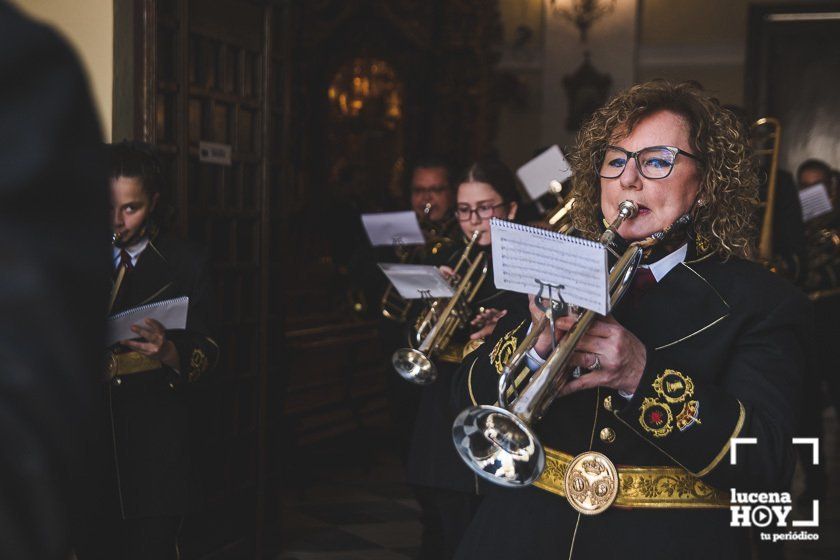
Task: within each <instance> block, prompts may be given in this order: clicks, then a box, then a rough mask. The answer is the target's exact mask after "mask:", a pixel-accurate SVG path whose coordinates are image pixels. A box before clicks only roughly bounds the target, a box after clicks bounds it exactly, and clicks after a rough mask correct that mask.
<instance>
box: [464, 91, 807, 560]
mask: <svg viewBox="0 0 840 560" xmlns="http://www.w3.org/2000/svg"><path fill="white" fill-rule="evenodd" d="M570 161H571V163H572V167H573V170H574V177H575V178H574V185H573V190H572V196H574V197H575V200H576V202H575V205H574V208H573V210H572V214H573V216H572V217H573V221H574V225H575V227H576V229H577V231H578V232H580V234H581V235H582V236H584V237H587V238H589V239H598V238H599V237H600V236H601V233H602V232H603V231H604V227H605V226H604V224H605V220H613V219H614V218H615V217H616V215H617V213H618V207H619V204H620V203H622V202H623V201H625V200H630V201H632V202H634V203H635V204H636V205H637V207H638V209H639V211H638V214H637V215H636V216H635V217H632V218H628V219H627V220H626V221H625V222H624V223H623V224H621V226H620V227H619V229H618V237H617V238H616V243H614V246H612V247H611V249H612V250H613V251H615V252H616V253H617V254H622V253H624V251H625V248H626V247H627V246H628V244H629V243H638V244H640V245H641V246H642V247H646V248H645V250H644V260H643V261H642V266H641V267H640V268H639V269H638V270H636V273H635V274H636V277H635V278H634V280H633V284H632V287H631V288H630V292H629V293H628V294H626V296H625V298H624V299H623V300H622V301H620V302H619V303H618V305H617V306H615V308H614V309H613V312H612V313H611V314H610V315H609V316H607V317H600V318H596V319H595V321H594V322H593V323H592V326H591V327H590V328H589V330H588V331H586V333H585V334H583V336H582V337H581V339H580V342H579V343H578V345H577V346H576V352H574V353H573V354H572V358H571V363H572V365H573V366H579V367H581V368H584V369H585V370H591V371H590V372H589V373H584V374H583V375H580V376H579V377H578V378H574V377H573V376H572V377H571V378H570V379H569V380H567V381H566V382H565V384H563V385H561V391H560V393H561V395H560V396H559V398H557V399H556V400H554V401H553V403H552V404H549V405H548V407H547V409H546V410H545V411H544V413H543V414H541V418H540V419H537V420H534V421H533V423H532V425H531V428H532V429H533V430H535V431H536V434H537V436H538V438H539V440H540V441H541V442H542V444H543V446H544V449H545V469H544V470H543V471H542V476H540V478H539V479H538V480H537V481H536V482H535V483H534V484H533V485H531V486H527V487H524V488H523V487H519V488H516V489H506V490H501V491H496V492H488V494H487V497H486V498H485V499H484V501H483V502H482V504H481V506H480V508H479V511H478V512H477V514H476V516H475V518H474V520H473V522H472V524H471V525H470V527H469V530H468V531H467V533H466V534H465V536H464V539H463V542H462V543H461V546H460V548H459V550H458V553H457V555H456V556H457V557H458V558H463V559H472V558H483V559H504V560H508V559H510V558H519V559H523V560H528V559H534V560H536V559H542V558H601V557H610V558H612V557H619V556H620V557H622V558H646V559H658V558H662V559H665V558H674V557H681V558H742V557H744V554H745V553H746V555H747V556H748V555H749V531H748V530H746V529H743V528H740V527H730V517H731V515H730V514H731V512H730V505H731V504H730V498H729V496H730V492H729V489H730V488H735V489H739V490H743V489H750V490H759V491H765V492H768V491H779V490H783V489H785V488H786V487H787V485H788V484H789V482H790V479H791V476H792V473H793V468H794V457H795V454H794V453H793V446H792V440H791V437H792V436H793V435H794V434H795V426H794V424H793V418H794V417H795V411H796V408H797V407H796V404H797V401H796V398H797V394H798V393H799V391H800V389H801V384H800V380H801V376H802V372H803V370H804V369H805V361H806V357H807V353H806V351H805V350H806V348H807V346H808V345H807V342H806V341H807V340H808V337H809V309H808V303H807V301H806V300H805V298H804V297H803V295H802V294H801V293H799V292H798V291H797V290H796V289H795V288H794V287H793V286H792V285H790V284H789V283H787V282H786V281H784V280H782V279H781V278H779V277H777V276H775V275H773V274H772V273H770V272H768V271H767V270H765V269H764V268H763V267H762V266H760V265H759V264H756V263H753V262H750V260H751V258H752V255H753V254H754V253H753V246H754V241H755V231H754V228H753V225H754V222H753V220H752V216H754V209H755V204H756V202H757V187H758V180H757V177H756V174H755V170H754V164H753V161H752V159H751V157H750V152H749V148H748V143H747V138H746V137H745V135H744V132H743V130H742V129H741V128H740V127H739V126H738V123H737V122H736V121H735V120H734V118H733V117H732V115H731V114H730V113H729V112H728V111H725V110H724V109H722V108H721V107H720V106H719V104H718V102H717V101H716V100H715V99H712V98H711V97H709V96H708V95H707V94H706V93H704V92H703V91H702V90H700V89H698V88H697V87H696V86H695V85H693V84H691V83H682V84H671V83H668V82H663V81H657V82H650V83H646V84H641V85H637V86H634V87H632V88H630V89H628V90H626V91H623V92H620V93H619V94H617V95H616V97H615V98H613V99H612V100H611V101H610V102H609V103H608V104H607V105H606V106H605V107H603V108H601V109H599V110H598V111H596V112H595V114H594V115H593V116H592V118H591V119H590V120H589V121H588V122H587V124H586V125H585V126H584V128H583V129H582V130H581V132H580V135H579V138H578V145H577V152H576V153H575V154H573V157H572V158H571V160H570ZM539 319H541V312H540V311H539V310H538V309H536V308H535V307H534V305H533V302H532V304H531V306H530V308H529V307H528V306H526V305H523V306H521V307H519V308H516V309H511V310H510V311H509V313H508V314H507V315H506V316H505V317H504V318H503V319H502V321H501V322H500V323H499V324H498V325H497V328H496V330H495V332H494V333H493V335H492V336H491V337H489V338H488V340H487V341H486V342H485V343H484V344H483V345H482V346H481V347H480V348H479V349H478V350H476V351H475V352H474V353H473V354H471V355H470V356H467V358H466V359H465V360H464V362H463V364H462V366H461V368H460V370H459V371H458V373H457V374H456V387H457V388H456V389H455V398H456V400H457V399H459V400H460V404H459V408H466V407H467V406H469V405H475V404H493V403H494V402H496V400H497V394H498V392H497V388H498V384H499V374H500V373H501V371H502V368H504V367H505V365H506V356H509V355H510V353H511V352H512V348H516V347H517V346H518V345H519V344H520V343H521V341H522V340H523V338H524V337H525V336H526V333H528V332H529V330H530V329H531V328H532V325H533V324H534V323H535V322H536V321H538V320H539ZM576 319H577V316H570V317H562V318H560V319H558V320H557V322H556V336H557V340H562V338H563V336H564V334H565V332H566V331H567V330H568V329H570V328H571V326H572V324H573V323H574V322H575V321H576ZM550 353H551V334H550V332H549V330H548V329H546V331H545V332H544V334H543V335H542V336H540V337H539V339H538V341H537V343H536V346H535V347H534V349H533V350H532V352H531V353H530V354H529V355H528V356H529V358H528V360H526V361H527V364H528V367H529V369H532V370H533V369H534V368H536V367H539V366H540V365H541V364H542V363H543V362H544V361H545V359H546V358H547V357H548V356H549V354H550ZM517 375H518V372H517ZM489 422H490V421H489V420H488V423H489ZM488 425H489V427H488V428H487V429H486V430H485V431H483V432H481V431H480V430H479V432H480V433H483V434H484V435H485V436H486V439H487V441H488V446H490V447H491V448H493V447H492V446H493V444H492V443H491V442H492V441H494V438H495V441H503V438H500V436H499V435H498V434H496V435H494V434H495V431H494V430H495V429H496V428H497V427H498V426H500V425H501V424H499V425H498V426H497V425H496V424H495V423H494V424H492V425H490V424H488ZM499 429H500V430H501V429H502V428H499ZM479 432H477V433H479ZM480 433H479V435H480ZM734 437H739V438H755V439H754V440H753V443H754V444H753V445H750V446H748V447H749V449H748V450H747V449H742V448H739V449H738V464H737V465H731V464H730V461H729V460H727V459H728V457H729V453H728V451H729V448H730V438H734ZM462 441H463V440H462ZM475 445H476V447H475V449H479V450H480V449H481V445H480V444H478V443H476V444H475ZM524 447H525V446H524V443H523V448H524ZM534 449H536V448H535V447H534ZM480 454H481V455H482V456H483V457H490V456H491V455H488V454H485V453H483V452H482V453H480ZM493 456H494V457H495V456H498V457H504V453H500V454H499V455H493ZM512 461H513V462H516V461H520V462H521V461H522V457H521V456H518V455H514V456H513V458H512ZM476 465H478V464H477V463H476ZM504 465H505V463H504V461H502V466H501V467H499V468H498V469H497V468H496V463H495V459H488V460H487V461H485V462H484V463H482V464H481V465H480V468H482V469H483V470H482V472H483V473H484V474H487V475H488V477H491V478H492V477H497V478H495V479H494V480H493V482H496V483H498V484H502V483H503V480H499V479H502V478H503V477H504V476H506V475H508V476H510V473H511V472H512V470H513V469H512V468H511V469H505V468H503V467H504ZM476 468H479V466H476ZM537 473H538V474H539V469H537ZM484 474H483V475H482V476H484ZM488 484H489V483H488ZM607 541H608V542H607Z"/></svg>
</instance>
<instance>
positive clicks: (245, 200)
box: [141, 0, 283, 558]
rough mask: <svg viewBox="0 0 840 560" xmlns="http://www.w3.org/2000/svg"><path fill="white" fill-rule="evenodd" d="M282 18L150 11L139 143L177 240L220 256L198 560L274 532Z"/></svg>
mask: <svg viewBox="0 0 840 560" xmlns="http://www.w3.org/2000/svg"><path fill="white" fill-rule="evenodd" d="M282 17H283V13H282V10H281V9H279V8H273V7H272V6H271V5H270V4H267V3H262V2H255V1H248V0H213V1H208V2H204V1H201V2H199V1H197V0H143V1H142V21H143V26H142V32H143V33H144V45H145V48H144V49H143V50H144V52H143V64H142V70H143V74H144V79H143V80H142V82H143V86H144V88H143V92H144V95H143V96H142V98H141V103H142V104H143V107H142V109H141V114H142V117H143V126H142V135H143V137H144V139H145V140H147V141H149V142H152V143H154V144H155V145H156V146H157V147H158V150H159V152H160V154H161V157H162V159H163V164H164V169H165V170H166V174H167V179H168V181H167V185H168V187H169V192H167V193H165V194H166V195H168V197H169V199H170V200H171V201H172V202H173V203H174V206H175V208H177V215H176V216H173V218H174V219H173V225H174V228H175V230H176V232H177V233H179V234H180V235H181V236H183V237H186V238H188V239H190V240H192V241H195V242H197V243H199V244H200V245H203V246H204V247H206V248H207V249H208V250H209V252H210V255H211V261H212V265H213V272H214V277H215V280H216V286H215V288H216V289H215V300H216V303H217V306H216V312H217V313H216V324H215V331H216V332H215V334H216V338H217V340H218V342H219V345H220V347H221V349H222V354H221V355H222V358H221V360H220V363H219V366H218V368H217V370H216V374H215V375H214V376H213V377H211V378H210V379H209V380H208V382H207V385H206V386H204V387H201V388H200V389H198V390H197V392H198V393H199V394H198V395H197V396H196V397H197V398H196V399H195V401H196V403H198V404H197V405H196V410H195V414H194V416H195V418H196V424H197V426H196V428H197V430H196V432H197V433H198V434H199V436H198V438H199V440H200V442H199V445H198V446H197V447H198V448H200V450H199V452H198V453H197V456H198V457H200V458H201V465H200V472H201V473H202V474H203V478H204V482H205V486H206V492H207V496H208V501H209V503H208V507H207V508H205V511H204V512H202V514H200V515H198V516H193V517H192V518H190V519H189V521H188V523H187V524H186V526H185V528H184V532H185V535H184V539H183V552H184V555H185V557H190V558H196V557H202V556H204V555H206V554H208V553H210V552H212V551H213V550H216V549H221V548H222V547H226V546H227V547H229V546H230V545H231V543H233V544H234V545H236V544H237V543H238V545H239V549H240V550H243V551H250V552H246V554H255V552H256V551H255V550H254V549H255V548H257V549H258V548H259V544H260V543H259V535H260V534H261V529H262V526H263V521H264V519H263V512H264V511H265V507H264V496H265V480H266V473H265V468H264V465H265V461H264V458H265V457H264V453H265V437H266V436H265V434H266V429H267V426H266V386H267V372H268V364H267V352H268V350H267V346H268V332H269V331H268V322H269V312H270V311H269V306H268V304H267V301H268V270H269V267H268V248H267V246H266V244H265V243H264V242H263V240H265V239H268V237H269V233H270V232H269V227H270V213H271V212H270V202H269V197H270V192H269V191H270V188H269V185H270V183H269V181H273V184H274V186H275V188H279V187H280V186H281V185H280V181H281V180H282V174H281V173H280V172H279V168H281V167H282V166H283V157H282V153H283V149H282V142H283V138H282V124H280V123H279V122H278V121H280V117H281V114H280V111H278V106H279V105H282V102H281V103H278V100H282V98H283V76H282V74H280V75H273V74H272V72H273V71H274V70H275V69H277V68H279V67H281V64H280V62H279V61H280V60H281V59H282V53H281V50H280V48H279V47H277V46H276V45H275V43H274V41H275V36H276V35H278V33H277V32H278V31H280V30H281V29H282ZM275 88H277V89H278V90H279V92H276V91H274V89H275ZM269 116H270V117H274V119H273V120H274V121H275V122H271V125H272V126H269V124H270V123H269V121H270V120H272V119H271V118H270V117H269ZM267 117H269V118H267ZM272 127H273V128H272ZM277 130H280V133H277ZM272 132H273V133H274V134H272ZM207 143H210V144H211V145H210V146H208V145H207ZM269 148H270V149H271V150H272V152H271V153H272V155H271V156H269ZM210 150H217V151H218V150H220V151H219V152H218V154H217V159H214V160H212V161H211V160H210V159H208V158H207V157H206V156H207V155H208V154H210ZM210 155H212V154H210ZM275 288H276V289H277V290H280V289H281V286H280V285H277V286H275ZM255 527H256V529H257V531H256V533H257V535H256V538H255V534H254V528H255Z"/></svg>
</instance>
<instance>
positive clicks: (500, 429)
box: [452, 200, 643, 486]
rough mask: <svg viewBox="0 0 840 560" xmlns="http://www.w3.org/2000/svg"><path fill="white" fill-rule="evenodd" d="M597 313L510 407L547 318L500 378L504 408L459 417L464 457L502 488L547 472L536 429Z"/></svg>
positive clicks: (622, 264) (623, 287) (456, 434)
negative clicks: (516, 380)
mask: <svg viewBox="0 0 840 560" xmlns="http://www.w3.org/2000/svg"><path fill="white" fill-rule="evenodd" d="M638 211H639V208H638V206H637V205H636V204H635V203H634V202H632V201H630V200H625V201H624V202H622V203H621V205H620V206H619V208H618V216H617V217H616V219H615V220H614V221H613V222H612V223H611V224H610V225H609V227H608V228H607V229H606V231H604V233H603V234H602V235H601V238H600V242H601V243H602V244H604V245H607V246H608V245H609V244H610V243H611V242H612V241H613V239H614V237H615V235H616V231H617V230H618V228H619V227H620V226H621V224H622V223H623V222H624V221H625V220H627V219H631V218H633V217H635V216H636V214H637V213H638ZM642 254H643V249H642V247H641V246H640V245H638V244H633V245H631V246H630V247H628V248H627V250H626V251H625V252H624V254H623V255H622V256H621V258H620V259H619V260H618V262H617V263H616V264H615V266H614V267H613V269H612V271H611V272H610V278H609V285H610V290H611V295H610V301H611V305H615V304H617V303H618V300H619V299H621V297H622V295H624V293H625V292H626V291H627V288H628V287H629V286H630V282H631V280H632V278H633V274H634V273H635V271H636V268H637V267H638V266H639V264H640V262H641V259H642ZM596 316H597V314H596V313H595V312H594V311H585V312H583V313H582V314H581V315H580V317H579V318H578V320H577V322H576V323H575V325H574V326H573V327H572V329H571V330H569V331H568V332H567V333H566V336H565V337H564V338H563V340H562V341H561V342H560V344H559V345H558V346H557V347H556V348H555V350H554V351H553V352H552V353H551V355H550V356H549V357H548V359H547V360H546V361H545V363H544V364H543V365H542V366H541V367H540V368H539V369H538V370H537V371H536V372H535V373H534V375H533V377H532V378H531V380H530V382H529V384H528V386H527V387H526V388H525V389H524V390H523V391H522V392H521V393H520V394H519V395H518V396H516V398H515V399H514V400H513V401H512V402H510V403H508V399H507V394H508V392H509V390H510V389H511V387H512V386H513V378H514V374H515V372H516V371H518V370H519V368H520V366H521V365H522V360H524V358H525V355H526V354H527V353H528V351H529V350H530V349H531V348H532V347H533V346H534V344H535V343H536V341H537V338H538V337H539V335H540V334H541V333H542V331H543V330H544V329H545V328H546V327H547V325H548V324H549V319H548V318H547V317H545V316H543V317H542V318H541V320H540V321H539V322H538V323H537V324H535V325H534V327H533V328H532V329H531V332H530V333H529V334H528V336H526V337H525V339H524V340H523V341H522V343H521V344H520V345H519V346H518V347H517V348H516V350H514V352H513V354H512V355H511V357H510V359H509V361H508V363H507V364H506V366H505V368H504V370H503V371H502V374H501V376H500V378H499V405H500V406H488V405H479V406H474V407H470V408H468V409H466V410H464V411H462V412H461V413H460V414H459V415H458V417H457V418H456V419H455V424H454V425H453V428H452V437H453V440H454V443H455V448H456V449H457V451H458V453H459V454H460V455H461V458H462V459H463V460H464V462H465V463H466V464H467V466H469V467H470V468H471V469H473V471H475V472H476V474H478V475H479V476H481V477H483V478H485V479H487V480H490V481H491V482H494V483H496V484H499V485H502V486H524V485H528V484H531V483H532V482H534V481H535V480H536V479H537V478H539V476H540V475H541V474H542V471H543V469H544V468H545V452H544V449H543V446H542V444H541V443H540V441H539V439H538V438H537V436H536V434H535V433H534V431H533V430H532V429H531V424H533V423H534V422H536V421H538V420H539V419H540V418H541V417H542V415H543V414H544V412H545V411H546V410H547V409H548V406H549V405H550V404H551V403H552V402H553V400H554V399H555V397H556V396H557V391H558V390H559V388H560V387H561V386H562V384H563V383H564V381H565V379H566V378H567V376H568V375H569V373H570V372H571V368H570V367H569V361H570V359H571V356H572V353H573V352H574V351H575V347H576V346H577V344H578V341H579V340H580V338H581V337H582V336H583V335H584V334H585V333H586V331H587V329H588V328H589V326H590V325H591V324H592V322H593V321H594V320H595V318H596Z"/></svg>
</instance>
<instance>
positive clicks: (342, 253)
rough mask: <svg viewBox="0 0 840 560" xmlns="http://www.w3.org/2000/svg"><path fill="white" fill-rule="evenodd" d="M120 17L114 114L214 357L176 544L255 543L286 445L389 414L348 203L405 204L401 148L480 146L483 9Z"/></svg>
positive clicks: (166, 4) (143, 9) (248, 551)
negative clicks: (147, 151)
mask: <svg viewBox="0 0 840 560" xmlns="http://www.w3.org/2000/svg"><path fill="white" fill-rule="evenodd" d="M115 17H116V19H117V33H116V34H115V43H117V44H118V46H117V51H119V52H117V53H115V59H116V60H117V61H118V63H117V66H116V68H115V83H116V84H115V85H116V88H115V91H116V92H117V95H116V98H115V106H116V107H117V114H116V115H115V123H116V125H115V126H116V127H117V128H118V129H119V130H121V131H123V133H124V134H123V135H125V136H133V137H135V138H139V139H143V140H145V141H148V142H150V143H152V144H154V145H155V146H156V147H157V149H158V151H159V153H160V155H161V159H162V161H163V167H164V172H165V175H166V179H167V181H166V186H165V189H164V193H163V194H164V200H163V202H164V203H165V204H167V206H168V207H169V208H171V209H172V210H171V212H170V213H169V220H168V222H169V227H170V229H171V230H172V231H173V232H174V233H175V234H177V235H180V236H182V237H185V238H188V239H190V240H192V241H195V242H197V243H199V244H201V245H204V246H205V247H207V248H208V249H209V251H210V253H211V256H212V263H213V268H214V271H213V272H214V276H215V279H216V286H215V288H216V289H215V298H216V329H215V331H216V338H217V339H218V341H219V344H220V347H221V352H222V358H221V361H220V363H219V366H218V369H217V371H216V373H215V375H214V376H212V377H211V378H209V379H208V380H207V382H206V383H205V384H204V385H203V386H201V387H199V388H197V389H196V394H195V399H194V400H195V413H194V415H193V416H194V417H195V424H196V427H195V428H196V429H195V432H196V433H197V434H199V436H198V437H199V440H200V441H197V446H196V447H197V453H198V456H199V457H200V458H201V461H200V465H201V471H202V477H203V479H204V483H205V487H206V490H207V492H206V493H207V496H208V502H207V506H206V507H205V508H204V510H203V511H201V512H198V513H196V514H195V515H191V516H189V517H188V518H187V521H186V523H185V526H184V535H183V539H182V540H183V547H182V556H183V557H184V558H228V557H232V558H240V557H241V558H253V557H260V556H261V555H262V554H263V553H264V552H265V551H268V550H271V549H273V548H275V546H274V543H272V542H270V536H271V535H272V534H274V533H275V531H273V529H274V523H275V520H276V519H277V518H278V512H277V509H278V506H279V503H280V495H281V493H282V491H281V488H282V486H283V480H284V476H288V475H290V473H291V476H294V475H295V474H296V473H298V472H299V470H298V469H296V468H295V465H294V464H292V463H293V458H294V457H297V456H301V455H300V454H299V453H298V452H297V451H298V450H299V449H300V448H306V447H307V446H313V445H319V442H322V441H324V440H326V439H328V438H331V437H335V436H338V435H341V434H346V433H347V432H349V431H359V430H364V429H365V428H366V426H369V425H372V424H377V423H384V422H386V421H387V418H386V410H387V403H386V400H385V396H384V386H385V375H391V372H386V371H385V365H384V362H383V361H382V360H380V359H379V358H380V356H381V354H380V352H379V348H378V336H377V323H378V321H377V320H376V314H377V309H376V302H371V301H367V302H365V301H359V300H358V299H356V298H354V295H353V294H355V293H359V291H358V290H357V289H355V287H354V285H353V271H352V258H351V257H352V254H353V253H354V252H355V250H356V249H357V248H358V244H359V243H364V242H366V240H365V239H364V237H363V235H360V234H359V231H360V229H359V223H358V214H359V212H362V211H371V210H384V209H393V208H398V207H402V208H404V207H405V205H406V204H407V198H404V197H403V192H402V187H403V185H404V183H405V171H406V168H407V167H409V166H410V162H411V160H412V158H413V157H414V156H416V155H419V154H422V153H429V152H437V153H446V154H447V155H449V156H451V158H452V159H453V160H455V161H459V160H460V161H466V160H467V159H470V158H474V157H477V156H478V155H480V154H482V153H485V152H486V151H487V150H488V148H489V146H490V140H491V138H492V135H493V122H494V115H495V109H494V105H493V97H492V65H493V63H494V61H495V57H496V54H494V53H496V52H497V51H495V50H494V49H493V45H494V43H495V41H496V39H498V33H499V28H498V21H497V19H498V13H497V11H495V5H494V3H493V2H490V3H488V2H485V1H479V0H450V1H443V0H439V1H436V2H415V1H412V0H401V1H396V2H389V1H385V0H348V1H344V0H342V1H335V0H311V1H307V2H302V1H301V2H298V1H293V0H275V1H269V0H264V1H261V0H117V2H115ZM360 80H361V81H360ZM364 80H368V82H367V83H368V86H370V87H368V86H364V87H362V86H359V85H358V84H360V83H364ZM377 88H379V89H377ZM354 92H355V93H354ZM371 92H374V93H371ZM377 92H378V93H377ZM342 95H344V96H345V97H344V101H342ZM354 95H355V96H356V97H354ZM359 103H361V104H362V105H359ZM362 106H364V107H366V108H360V107H362ZM354 107H356V108H357V109H358V110H355V109H354ZM115 137H117V138H119V137H120V136H119V135H116V134H115Z"/></svg>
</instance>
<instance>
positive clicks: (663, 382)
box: [653, 369, 694, 403]
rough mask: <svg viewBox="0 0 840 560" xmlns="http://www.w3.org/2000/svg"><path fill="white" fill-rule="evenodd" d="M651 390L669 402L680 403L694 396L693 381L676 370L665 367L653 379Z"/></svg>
mask: <svg viewBox="0 0 840 560" xmlns="http://www.w3.org/2000/svg"><path fill="white" fill-rule="evenodd" d="M653 390H654V391H656V394H657V395H659V396H660V397H662V398H663V399H665V400H666V401H667V402H669V403H681V402H683V401H684V400H685V399H689V398H691V397H692V396H694V381H692V380H691V378H690V377H688V376H687V375H683V374H682V373H680V372H679V371H677V370H674V369H666V370H665V371H664V372H662V373H661V374H659V376H658V377H657V378H656V379H655V380H654V381H653Z"/></svg>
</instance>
